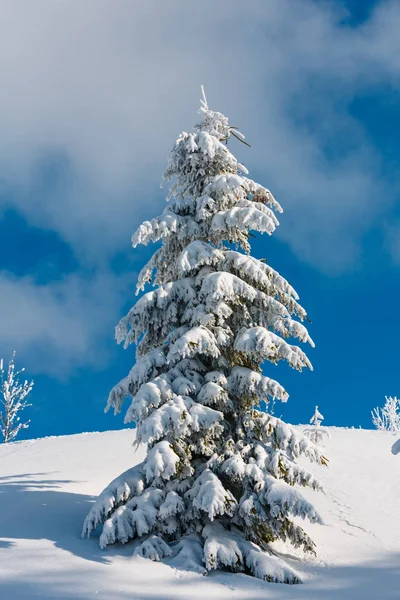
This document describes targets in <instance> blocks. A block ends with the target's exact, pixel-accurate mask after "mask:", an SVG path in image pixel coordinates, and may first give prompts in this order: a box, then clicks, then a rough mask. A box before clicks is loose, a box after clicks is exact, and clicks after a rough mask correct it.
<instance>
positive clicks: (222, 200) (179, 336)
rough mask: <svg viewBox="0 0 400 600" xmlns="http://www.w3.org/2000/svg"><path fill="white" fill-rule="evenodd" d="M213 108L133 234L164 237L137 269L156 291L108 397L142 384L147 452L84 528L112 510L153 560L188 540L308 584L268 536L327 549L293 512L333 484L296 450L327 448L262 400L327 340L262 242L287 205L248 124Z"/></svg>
mask: <svg viewBox="0 0 400 600" xmlns="http://www.w3.org/2000/svg"><path fill="white" fill-rule="evenodd" d="M199 112H200V122H199V123H198V124H197V125H196V126H195V128H194V131H193V132H191V133H186V132H183V133H182V134H181V135H180V136H179V137H178V139H177V141H176V143H175V145H174V147H173V149H172V152H171V155H170V158H169V162H168V167H167V170H166V172H165V178H166V179H167V180H170V181H172V182H173V183H172V185H171V188H170V191H169V195H168V199H169V200H170V202H169V204H168V205H167V207H166V208H165V210H164V212H163V213H162V214H161V215H160V216H159V217H156V218H153V219H152V220H151V221H145V222H144V223H143V224H142V225H141V226H140V227H139V229H138V230H137V231H136V233H135V234H134V235H133V238H132V242H133V246H134V247H136V246H137V245H138V244H145V245H146V244H148V243H149V242H161V245H160V247H159V249H158V250H156V252H155V253H154V255H153V257H152V258H151V260H150V261H149V262H148V264H147V265H146V266H145V267H144V268H143V269H142V271H141V273H140V274H139V280H138V284H137V290H138V292H139V291H140V290H143V289H144V287H145V285H146V284H147V283H150V282H153V284H154V286H155V290H154V291H150V292H147V293H146V294H144V295H143V296H142V297H141V298H140V299H139V300H138V301H137V302H136V304H135V305H134V306H133V308H132V309H131V310H130V311H129V313H128V314H127V315H126V317H124V318H123V319H122V320H121V322H120V323H119V325H118V326H117V328H116V337H117V341H118V342H123V343H124V345H125V347H127V346H129V345H130V344H132V343H134V344H136V363H135V364H134V366H133V367H132V369H131V371H130V373H129V374H128V375H127V377H126V378H125V379H123V380H122V381H121V382H120V383H119V384H118V385H116V386H115V388H114V389H113V390H112V391H111V393H110V397H109V400H108V405H107V409H110V408H112V409H114V411H115V412H116V413H117V412H119V411H120V410H121V409H122V405H123V402H124V400H125V399H126V398H127V397H129V398H130V399H131V402H130V405H129V407H128V409H127V412H126V417H125V422H126V423H129V422H132V421H133V422H135V423H136V424H137V441H138V442H141V443H144V444H147V447H148V454H147V457H146V459H145V460H144V462H143V463H142V464H140V465H138V466H137V467H135V468H134V469H132V470H131V471H127V472H126V473H124V474H123V475H121V476H120V477H119V478H117V479H116V480H115V481H113V482H112V483H111V484H110V486H108V487H107V488H106V489H105V490H104V491H103V492H102V494H101V495H100V496H99V498H98V500H97V501H96V502H95V504H94V505H93V508H92V509H91V511H90V513H89V515H88V516H87V518H86V520H85V523H84V527H83V535H84V536H89V535H90V533H91V531H92V530H93V529H94V528H95V527H97V525H99V524H102V533H101V536H100V545H101V547H105V546H106V545H107V544H111V543H113V542H117V541H119V542H127V541H128V540H130V539H138V540H139V542H141V543H140V544H139V545H138V546H137V547H136V550H135V552H136V554H141V555H142V556H145V557H149V558H152V559H153V560H160V559H161V558H162V557H164V556H169V555H172V554H175V555H177V554H179V557H177V560H178V561H179V564H181V565H182V564H185V565H186V566H187V567H188V568H197V569H200V570H205V571H209V570H210V569H216V568H220V567H228V568H231V569H232V570H233V571H244V572H247V573H251V574H253V575H254V576H256V577H260V578H263V579H266V580H270V581H281V582H286V583H295V582H298V581H299V577H298V576H297V574H296V573H295V572H294V571H293V570H292V569H291V568H289V567H288V566H287V565H286V564H285V562H284V561H283V560H281V559H280V558H278V557H276V556H275V555H274V554H273V553H272V552H271V550H270V546H269V545H270V543H271V542H273V541H274V540H278V539H280V540H287V541H289V542H291V543H292V544H293V545H294V546H296V547H298V546H300V547H303V548H304V549H305V550H306V551H310V552H313V551H314V544H313V542H312V540H311V539H310V538H309V537H308V535H307V534H306V533H305V531H304V530H303V529H302V528H301V527H300V526H299V525H298V523H297V522H296V523H295V522H294V521H293V520H292V518H293V517H295V516H300V517H302V518H308V519H309V520H310V521H312V522H315V521H319V516H318V514H317V512H316V511H315V510H314V508H313V506H312V505H311V504H310V503H309V502H308V501H307V500H305V499H304V498H303V497H302V495H301V494H300V493H299V491H298V489H297V488H298V487H299V486H310V487H312V488H315V489H319V488H320V485H319V483H318V482H317V480H316V479H315V478H314V477H313V475H311V474H310V473H309V472H308V471H307V470H305V469H304V468H303V467H302V466H300V465H298V464H297V462H296V459H297V458H298V457H299V456H300V455H306V456H307V457H308V458H309V459H310V460H312V461H316V462H319V463H324V459H323V457H321V455H320V453H319V450H318V448H317V447H316V446H315V445H314V444H313V443H312V442H311V441H310V440H308V439H307V438H306V437H305V436H303V435H302V434H301V433H300V432H299V431H297V430H295V429H294V428H292V427H290V426H289V425H286V424H285V423H284V422H282V421H281V420H279V419H276V418H274V417H273V416H272V415H268V414H265V413H263V412H261V411H260V410H258V408H257V407H258V406H259V405H260V403H261V402H262V401H265V402H267V403H268V402H269V400H270V399H278V400H281V401H283V402H285V401H286V400H287V398H288V394H287V392H286V390H285V389H284V388H283V387H282V385H281V384H279V383H278V382H277V381H275V380H274V379H271V378H270V377H268V376H267V375H264V374H263V372H262V370H261V363H263V362H264V361H269V362H272V363H274V364H276V363H278V362H279V361H286V362H287V363H288V364H289V365H290V366H291V367H293V368H295V369H297V370H299V371H301V370H302V369H303V368H304V367H308V368H311V364H310V362H309V360H308V358H307V356H306V354H305V353H304V352H303V350H301V349H300V348H299V347H298V346H297V345H296V344H293V343H291V342H290V341H289V338H297V340H299V341H300V342H308V343H310V344H311V345H313V343H312V340H311V339H310V337H309V335H308V332H307V329H306V328H305V326H304V325H303V324H302V323H301V321H303V320H304V319H305V317H306V312H305V310H304V309H303V308H302V307H301V306H300V304H299V303H298V296H297V294H296V292H295V291H294V289H293V288H292V287H291V285H290V284H289V283H288V282H287V281H286V280H285V279H284V278H283V277H281V275H279V273H278V272H277V271H275V270H274V269H272V268H271V267H270V266H269V265H267V264H265V262H263V261H261V260H257V259H256V258H253V257H252V256H250V244H249V230H253V231H257V232H260V233H267V234H272V233H273V231H274V230H275V228H276V226H277V225H278V220H277V218H276V215H275V213H276V212H278V213H279V212H281V211H282V209H281V207H280V205H279V204H278V202H277V201H276V200H275V198H274V197H273V196H272V194H271V193H270V192H269V191H268V190H267V189H266V188H265V187H263V186H262V185H260V184H258V183H255V182H254V181H253V180H251V179H249V178H248V177H247V174H248V172H247V169H246V168H245V167H244V166H243V165H242V164H240V163H239V162H238V161H237V159H236V158H235V157H234V156H233V154H232V153H231V152H230V150H229V148H228V146H227V143H228V141H229V140H230V138H231V135H233V134H234V137H239V138H240V139H242V135H241V134H240V133H239V132H238V131H237V130H236V128H233V127H230V126H229V123H228V119H227V118H226V117H224V116H223V115H222V114H221V113H218V112H215V111H212V110H210V109H209V108H208V106H207V102H206V99H205V97H204V96H203V100H202V101H201V108H200V111H199ZM234 248H235V249H234ZM174 542H177V543H174Z"/></svg>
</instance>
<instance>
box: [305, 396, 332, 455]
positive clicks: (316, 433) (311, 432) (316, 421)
mask: <svg viewBox="0 0 400 600" xmlns="http://www.w3.org/2000/svg"><path fill="white" fill-rule="evenodd" d="M323 420H324V417H323V415H322V414H321V413H320V412H319V410H318V406H316V407H315V412H314V414H313V416H312V417H311V419H310V424H311V425H312V427H308V428H307V429H305V430H304V435H306V436H307V437H308V439H310V440H311V441H312V442H313V443H314V444H316V445H317V446H320V445H321V444H322V443H323V441H324V436H327V437H329V431H328V430H327V429H325V427H321V423H322V421H323Z"/></svg>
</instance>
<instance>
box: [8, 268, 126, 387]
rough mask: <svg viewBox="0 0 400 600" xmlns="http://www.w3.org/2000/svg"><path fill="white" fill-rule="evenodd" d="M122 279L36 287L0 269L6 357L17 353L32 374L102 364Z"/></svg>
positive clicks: (74, 280) (76, 280)
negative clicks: (0, 271)
mask: <svg viewBox="0 0 400 600" xmlns="http://www.w3.org/2000/svg"><path fill="white" fill-rule="evenodd" d="M125 288H126V281H125V280H124V278H122V279H119V278H118V277H115V276H113V275H111V274H109V273H102V274H98V275H96V276H94V277H91V278H83V277H77V276H70V277H68V278H66V279H65V280H63V281H60V282H58V283H52V284H48V285H37V284H36V283H35V282H34V281H33V280H32V279H31V278H29V277H24V278H16V277H13V276H12V275H10V274H7V273H4V272H3V273H0V314H1V319H0V339H1V350H2V353H3V356H4V358H7V356H10V355H11V352H12V351H13V350H16V351H17V352H18V355H19V356H21V358H22V359H23V362H24V363H25V364H26V366H27V368H29V371H30V372H36V373H37V372H40V373H47V374H52V375H56V376H63V375H64V374H65V373H67V372H68V371H70V370H71V369H74V368H75V367H78V366H79V367H87V366H92V367H96V368H101V366H102V365H103V364H104V361H105V360H106V358H107V354H106V351H105V345H104V338H105V337H108V338H111V337H112V333H113V326H114V324H115V322H116V320H117V318H118V313H119V312H120V310H121V305H120V302H121V301H120V298H121V297H122V292H123V291H125Z"/></svg>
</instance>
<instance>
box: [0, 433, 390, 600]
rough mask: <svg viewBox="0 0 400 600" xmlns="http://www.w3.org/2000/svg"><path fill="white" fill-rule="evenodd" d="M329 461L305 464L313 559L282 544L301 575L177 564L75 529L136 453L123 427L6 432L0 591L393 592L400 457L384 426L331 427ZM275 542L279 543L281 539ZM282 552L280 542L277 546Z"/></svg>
mask: <svg viewBox="0 0 400 600" xmlns="http://www.w3.org/2000/svg"><path fill="white" fill-rule="evenodd" d="M328 429H329V432H330V434H331V437H330V439H327V440H326V441H325V447H324V454H325V455H326V456H327V457H328V458H329V468H324V467H322V466H318V465H315V464H313V465H311V466H310V465H309V463H308V461H305V462H304V464H305V465H307V466H308V468H309V469H310V470H311V471H312V472H313V473H314V474H315V475H316V476H317V477H318V478H319V479H320V480H321V482H322V483H323V485H324V487H325V494H322V493H320V492H313V491H312V490H308V489H305V490H303V493H304V496H305V497H306V498H307V499H311V500H312V502H313V504H314V505H315V507H316V508H317V510H318V511H319V512H320V513H321V515H322V517H323V519H324V521H325V525H324V526H322V525H317V524H309V523H307V522H302V524H303V527H304V528H305V529H306V531H307V533H309V534H310V535H311V537H312V539H313V540H314V541H315V542H316V544H317V553H318V554H317V558H315V559H314V558H312V559H310V558H309V557H305V558H304V557H302V555H301V553H300V552H299V551H295V552H294V551H293V550H292V551H290V550H289V554H290V558H289V560H288V563H289V564H290V565H291V566H292V567H294V568H295V570H296V571H298V572H299V573H300V574H301V575H302V576H303V578H304V582H305V583H304V584H302V585H294V586H288V585H284V584H272V583H264V582H263V581H260V580H258V579H255V578H252V577H249V576H247V575H242V574H232V573H223V572H213V573H212V574H211V575H209V576H207V577H203V576H202V575H200V574H198V573H191V572H184V571H182V570H180V568H179V567H180V565H179V564H171V561H173V559H166V561H165V563H155V562H152V561H150V560H148V559H145V558H142V557H141V556H135V557H133V556H132V555H133V551H134V544H132V543H129V544H126V545H125V546H121V545H119V546H112V547H108V548H106V550H103V551H102V550H101V549H100V548H99V546H98V539H96V537H93V538H91V539H89V540H87V539H81V538H80V533H81V528H82V522H83V520H84V517H85V516H86V514H87V512H88V508H89V506H90V503H91V502H92V501H93V499H94V497H96V496H97V495H98V493H99V492H101V490H102V489H103V488H104V487H105V486H106V485H107V484H108V483H109V482H110V481H111V480H112V479H113V478H114V477H115V476H116V475H117V474H118V473H121V472H122V471H125V470H127V469H129V468H130V467H132V466H133V465H134V464H135V463H136V462H140V461H142V460H143V458H144V449H142V448H139V450H137V451H136V452H135V451H134V449H133V448H132V449H131V450H130V445H131V443H132V441H133V439H134V436H135V433H134V431H132V430H124V431H112V432H106V433H90V434H81V435H73V436H65V437H54V438H45V439H40V440H29V441H25V442H14V443H12V444H7V445H3V446H1V447H0V598H10V599H11V598H12V599H15V600H20V599H23V600H27V599H34V598H42V599H54V600H62V599H65V598H83V599H92V598H96V599H98V598H104V599H107V600H112V599H114V598H115V599H117V598H119V599H120V598H122V599H123V598H130V599H143V600H166V599H172V598H178V599H179V598H181V599H192V598H193V599H194V600H196V599H203V598H207V599H208V600H209V599H214V598H215V599H218V600H220V599H221V600H223V599H225V598H230V599H234V598H237V599H244V598H246V599H247V598H248V599H249V600H261V599H267V600H268V599H270V598H271V599H272V598H273V599H276V600H291V599H293V600H339V599H340V600H386V599H387V600H389V599H391V600H398V599H399V598H400V514H399V511H398V499H399V497H400V459H399V457H398V456H393V454H392V453H391V446H392V444H393V441H394V440H395V438H394V437H393V435H391V434H389V433H386V432H380V431H364V430H358V429H354V430H353V429H341V428H328ZM277 550H281V551H284V550H285V549H284V548H283V547H282V546H279V547H277ZM286 552H288V549H287V548H286Z"/></svg>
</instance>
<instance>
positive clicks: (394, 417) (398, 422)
mask: <svg viewBox="0 0 400 600" xmlns="http://www.w3.org/2000/svg"><path fill="white" fill-rule="evenodd" d="M385 398H386V401H385V405H384V407H383V408H374V410H373V411H372V412H371V416H372V423H373V424H374V425H375V427H376V428H377V429H378V430H380V431H391V432H393V433H395V432H397V431H400V400H399V399H398V398H396V396H394V397H392V396H385Z"/></svg>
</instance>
